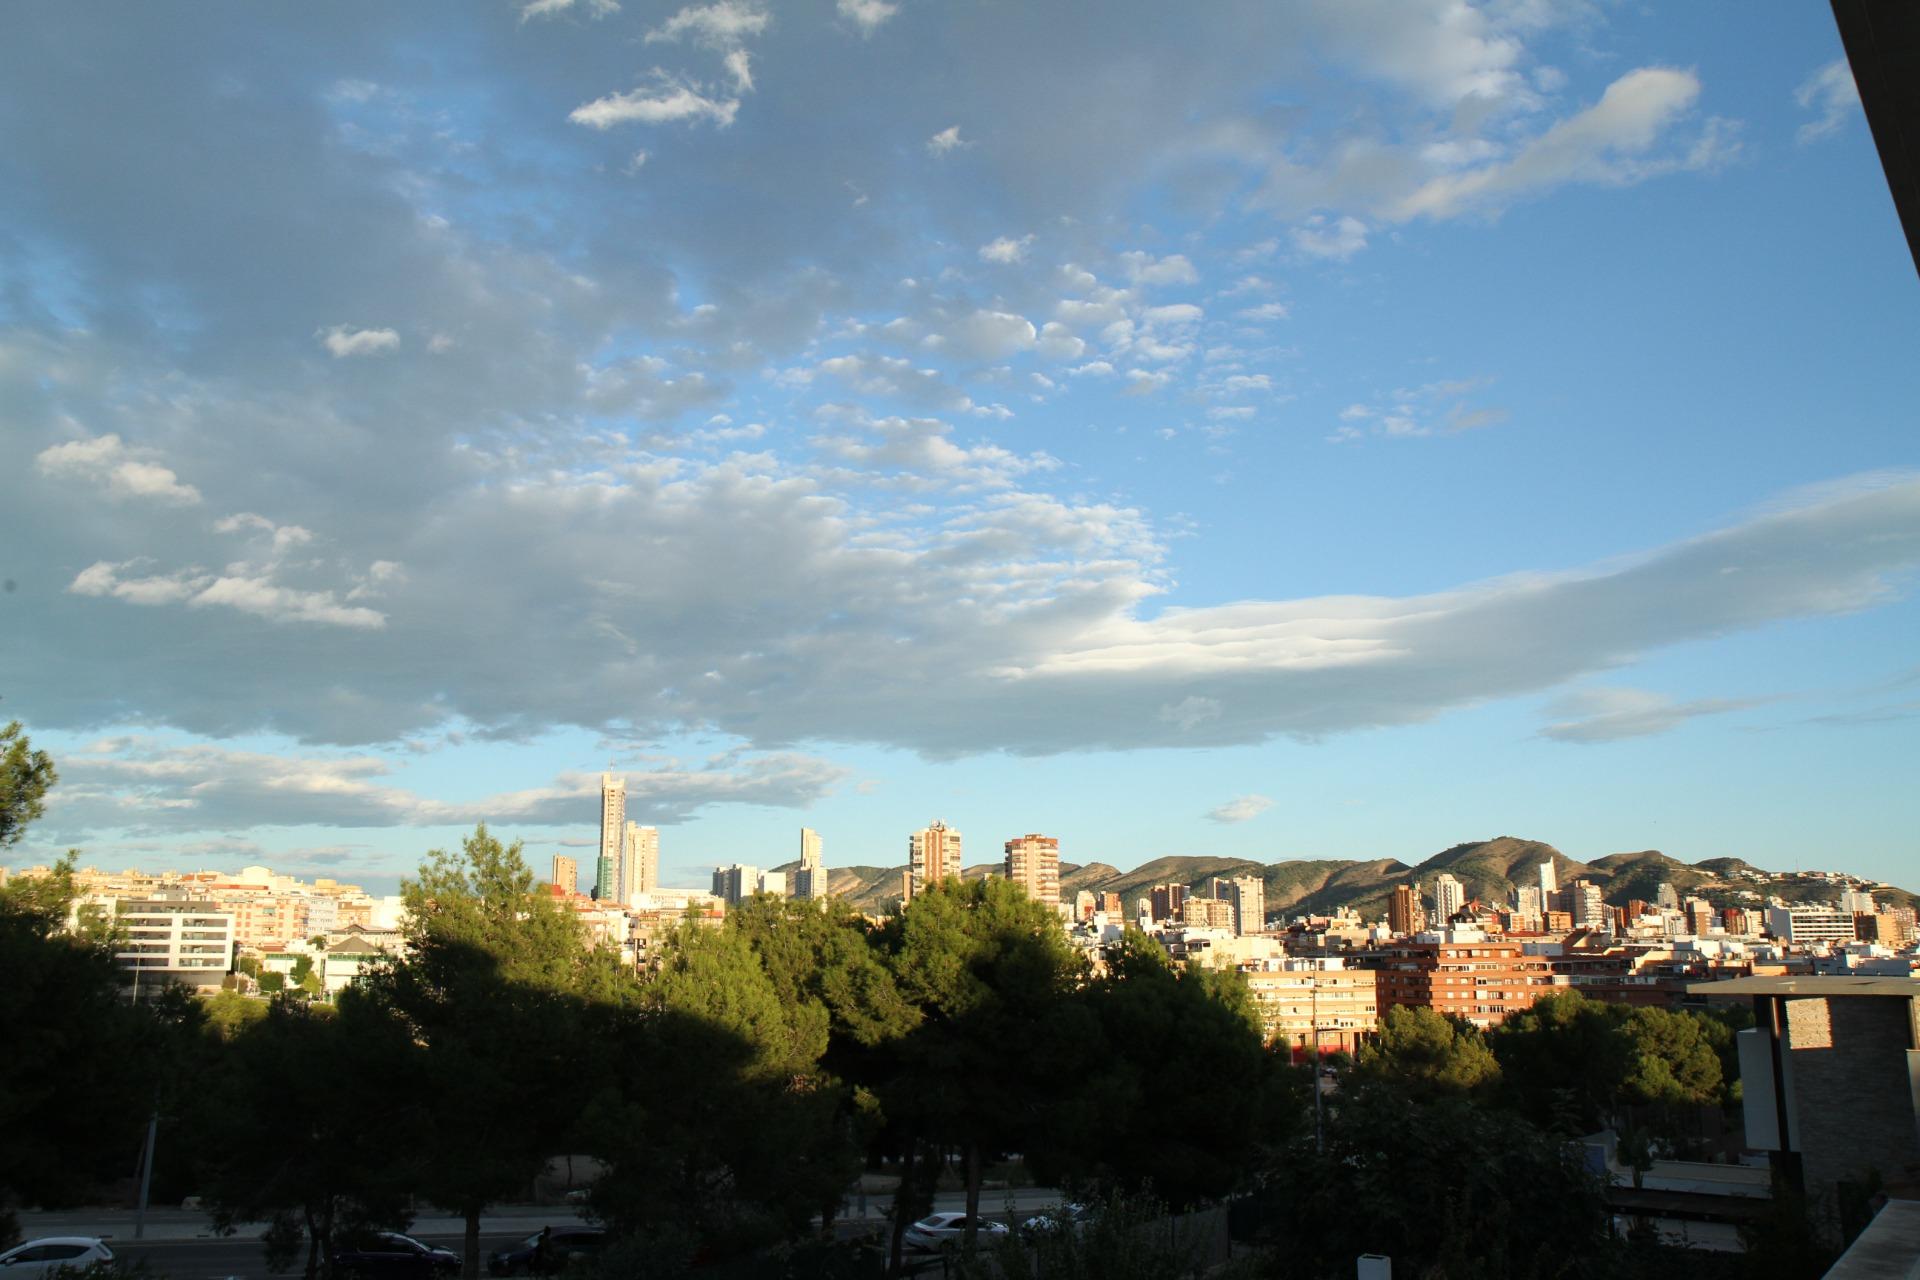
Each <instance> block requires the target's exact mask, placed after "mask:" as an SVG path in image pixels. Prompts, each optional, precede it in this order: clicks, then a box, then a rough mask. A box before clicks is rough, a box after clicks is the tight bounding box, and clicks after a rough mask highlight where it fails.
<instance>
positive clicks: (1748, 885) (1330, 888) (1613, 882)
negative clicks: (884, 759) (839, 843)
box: [776, 836, 1920, 919]
mask: <svg viewBox="0 0 1920 1280" xmlns="http://www.w3.org/2000/svg"><path fill="white" fill-rule="evenodd" d="M1548 859H1552V861H1553V866H1554V873H1555V875H1556V876H1557V877H1558V879H1559V883H1560V885H1561V887H1563V888H1564V887H1565V886H1567V885H1569V884H1571V883H1572V882H1573V881H1575V880H1577V879H1587V880H1591V881H1593V882H1594V883H1595V884H1597V885H1599V886H1600V892H1601V894H1602V895H1603V896H1604V897H1605V898H1606V900H1607V901H1608V902H1609V903H1612V904H1614V905H1619V906H1624V905H1625V904H1626V903H1627V901H1628V900H1629V899H1632V898H1640V899H1644V900H1645V901H1647V902H1652V901H1653V900H1654V895H1655V894H1656V893H1657V892H1658V890H1659V887H1660V885H1661V883H1662V882H1670V883H1671V884H1672V885H1673V887H1674V889H1675V890H1676V891H1677V892H1678V893H1679V894H1680V896H1681V897H1682V898H1685V897H1687V896H1688V895H1689V894H1693V895H1698V896H1701V897H1704V898H1706V899H1707V900H1708V901H1710V902H1712V903H1713V905H1714V906H1715V907H1729V906H1758V905H1760V903H1761V902H1762V900H1764V899H1765V898H1767V897H1778V898H1781V899H1783V900H1785V901H1787V902H1832V901H1835V900H1836V899H1837V898H1838V897H1839V894H1840V890H1841V885H1840V884H1839V883H1838V882H1836V881H1835V880H1833V879H1830V878H1828V877H1827V876H1825V875H1819V874H1813V873H1802V872H1769V871H1762V870H1760V869H1759V868H1758V867H1755V866H1752V865H1751V864H1749V863H1747V862H1744V861H1742V860H1741V859H1739V858H1708V859H1706V860H1705V861H1702V862H1691V863H1690V862H1681V861H1680V860H1679V859H1677V858H1670V857H1668V856H1667V855H1666V854H1664V853H1661V852H1660V851H1659V850H1657V849H1646V850H1642V851H1641V852H1638V853H1612V854H1608V855H1607V856H1606V857H1603V858H1595V859H1594V860H1593V861H1592V862H1577V861H1575V860H1574V859H1572V858H1569V857H1568V856H1567V855H1566V854H1564V853H1561V852H1560V851H1559V850H1558V849H1556V848H1554V847H1553V846H1552V845H1549V844H1543V843H1541V842H1540V841H1538V840H1523V839H1519V838H1517V837H1514V836H1497V837H1495V838H1494V839H1492V840H1475V841H1470V842H1468V843H1465V844H1456V845H1453V846H1452V847H1451V848H1447V849H1442V850H1441V851H1440V852H1439V853H1436V854H1434V855H1433V856H1432V857H1430V858H1428V859H1426V860H1425V861H1424V862H1421V863H1419V864H1417V865H1415V866H1408V865H1407V864H1406V863H1404V862H1400V861H1397V860H1395V859H1392V858H1376V859H1366V860H1342V859H1294V860H1289V861H1285V862H1271V863H1261V862H1255V861H1252V860H1250V859H1246V858H1215V857H1205V856H1179V857H1165V858H1155V859H1154V860H1153V861H1151V862H1146V863H1142V864H1141V865H1140V866H1137V867H1135V868H1133V869H1132V870H1130V871H1122V870H1120V869H1119V868H1118V867H1114V866H1110V865H1108V864H1107V863H1104V862H1089V863H1084V864H1080V865H1074V864H1070V863H1064V862H1063V863H1061V864H1060V896H1061V898H1062V899H1063V900H1066V901H1071V900H1072V899H1073V897H1074V895H1075V894H1076V893H1078V892H1079V891H1080V890H1082V889H1086V890H1091V891H1093V892H1095V893H1118V894H1119V895H1120V897H1121V900H1122V901H1123V902H1124V903H1125V904H1126V907H1127V911H1128V913H1129V914H1131V913H1132V911H1133V907H1134V903H1135V900H1136V899H1138V898H1141V897H1144V896H1146V893H1147V891H1148V889H1149V888H1151V887H1152V886H1153V885H1156V884H1168V883H1174V884H1183V885H1186V886H1187V887H1188V889H1189V890H1190V891H1192V892H1194V893H1197V894H1200V895H1202V896H1210V895H1211V894H1212V892H1213V879H1214V877H1216V876H1222V877H1231V876H1258V877H1260V879H1261V880H1262V881H1264V882H1265V884H1266V903H1267V910H1268V911H1269V912H1285V913H1286V914H1287V915H1289V916H1296V915H1324V914H1327V913H1330V912H1332V911H1334V910H1335V909H1336V908H1339V907H1351V908H1353V909H1354V910H1355V911H1357V912H1359V913H1360V915H1361V916H1362V917H1364V918H1366V919H1374V918H1376V917H1383V916H1385V914H1386V903H1387V898H1388V896H1389V895H1390V894H1391V892H1392V890H1393V886H1395V885H1397V884H1416V885H1418V886H1419V887H1420V891H1421V893H1422V894H1423V895H1424V896H1425V897H1426V898H1428V899H1429V900H1431V898H1432V893H1433V878H1434V876H1436V875H1438V874H1439V873H1441V872H1443V871H1444V872H1447V873H1449V874H1451V875H1452V876H1453V878H1454V879H1456V880H1458V881H1460V882H1461V884H1463V885H1464V886H1466V895H1467V899H1468V900H1469V901H1472V900H1473V899H1475V898H1478V899H1480V900H1482V901H1485V902H1491V903H1500V904H1504V903H1508V902H1511V901H1512V900H1513V890H1514V887H1515V886H1516V885H1520V884H1537V883H1539V870H1538V868H1539V866H1540V864H1541V863H1542V862H1545V861H1547V860H1548ZM797 865H798V864H797V863H790V864H788V865H787V867H786V868H784V869H786V870H791V869H792V868H793V867H795V866H797ZM1000 866H1001V864H999V863H998V862H991V863H982V864H979V865H976V866H971V867H968V868H966V871H965V875H966V877H967V878H968V879H977V878H980V877H983V876H988V875H997V874H999V872H1000ZM776 869H780V868H776ZM905 870H906V868H905V867H833V868H830V869H829V871H828V875H827V891H828V892H829V893H831V894H834V895H835V896H840V897H845V898H847V899H848V900H849V901H850V902H852V903H853V905H854V906H856V907H858V908H859V909H860V910H863V911H868V912H872V913H874V914H884V913H885V912H886V911H887V910H888V909H889V907H890V906H891V905H892V904H893V902H895V901H896V900H897V899H898V898H899V896H900V879H901V874H902V873H903V872H904V871H905ZM1859 882H1860V883H1861V884H1863V885H1865V886H1867V887H1869V888H1871V889H1872V890H1873V892H1874V896H1875V898H1876V899H1877V900H1878V901H1880V902H1881V903H1883V904H1890V905H1894V906H1906V907H1916V906H1920V897H1916V896H1915V895H1914V894H1912V893H1909V892H1908V891H1906V890H1904V889H1899V888H1895V887H1894V886H1892V885H1880V884H1877V883H1876V882H1873V881H1866V880H1861V881H1859ZM1745 895H1754V896H1751V897H1749V896H1745Z"/></svg>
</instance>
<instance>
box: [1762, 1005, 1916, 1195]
mask: <svg viewBox="0 0 1920 1280" xmlns="http://www.w3.org/2000/svg"><path fill="white" fill-rule="evenodd" d="M1786 1003H1787V1027H1786V1030H1787V1045H1788V1047H1789V1048H1790V1050H1791V1051H1792V1054H1793V1060H1792V1065H1791V1067H1790V1070H1791V1072H1792V1079H1793V1095H1794V1107H1795V1109H1796V1112H1797V1114H1796V1117H1795V1119H1796V1121H1797V1124H1798V1128H1799V1140H1800V1150H1801V1159H1802V1162H1803V1163H1802V1168H1803V1170H1804V1172H1805V1177H1806V1187H1807V1192H1808V1194H1809V1195H1810V1196H1811V1197H1812V1198H1813V1200H1814V1202H1815V1203H1816V1204H1821V1205H1824V1206H1828V1207H1831V1205H1832V1203H1833V1194H1834V1187H1835V1185H1836V1184H1837V1183H1839V1182H1841V1181H1843V1180H1845V1181H1856V1182H1857V1181H1860V1180H1862V1179H1863V1178H1864V1177H1865V1176H1866V1175H1867V1173H1868V1171H1869V1170H1875V1171H1877V1172H1878V1173H1879V1174H1880V1176H1881V1178H1882V1179H1883V1180H1890V1179H1893V1178H1897V1177H1900V1176H1902V1175H1905V1176H1907V1177H1911V1176H1912V1175H1913V1173H1914V1172H1915V1171H1920V1132H1916V1118H1915V1115H1914V1098H1913V1084H1912V1081H1911V1080H1910V1079H1909V1075H1908V1073H1909V1071H1910V1070H1911V1069H1912V1068H1911V1067H1910V1066H1909V1065H1908V1064H1909V1061H1910V1059H1909V1056H1908V1050H1910V1049H1912V1048H1914V1044H1913V1017H1914V1014H1913V1001H1911V1000H1905V999H1901V998H1900V997H1897V996H1887V997H1881V996H1840V997H1833V998H1818V999H1798V1000H1789V1001H1787V1002H1786Z"/></svg>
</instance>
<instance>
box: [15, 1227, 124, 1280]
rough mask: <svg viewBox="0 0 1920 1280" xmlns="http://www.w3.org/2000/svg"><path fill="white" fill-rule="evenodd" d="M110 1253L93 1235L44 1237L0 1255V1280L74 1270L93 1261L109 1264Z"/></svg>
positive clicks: (111, 1254) (89, 1264) (87, 1265)
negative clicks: (65, 1268) (63, 1268)
mask: <svg viewBox="0 0 1920 1280" xmlns="http://www.w3.org/2000/svg"><path fill="white" fill-rule="evenodd" d="M112 1261H113V1250H111V1249H109V1248H107V1246H106V1245H104V1244H102V1243H101V1242H100V1241H99V1240H98V1239H97V1238H95V1237H93V1236H47V1237H46V1238H44V1239H41V1240H29V1241H27V1242H26V1243H25V1244H21V1245H15V1246H14V1247H13V1248H11V1249H9V1250H7V1251H6V1252H5V1253H0V1278H3V1280H15V1277H17V1276H50V1275H52V1274H53V1273H54V1272H56V1271H58V1270H60V1268H62V1267H72V1268H73V1269H74V1270H75V1271H78V1270H80V1269H81V1268H82V1267H89V1266H92V1265H93V1264H94V1263H96V1262H112Z"/></svg>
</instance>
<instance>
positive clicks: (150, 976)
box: [113, 895, 234, 994]
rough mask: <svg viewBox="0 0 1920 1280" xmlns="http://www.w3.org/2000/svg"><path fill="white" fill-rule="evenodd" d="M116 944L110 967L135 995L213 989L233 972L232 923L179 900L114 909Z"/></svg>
mask: <svg viewBox="0 0 1920 1280" xmlns="http://www.w3.org/2000/svg"><path fill="white" fill-rule="evenodd" d="M114 908H115V909H114V923H115V925H117V926H118V928H119V932H120V935H121V940H120V942H119V944H118V946H117V947H116V949H115V951H114V956H113V959H114V963H115V964H117V965H119V966H120V967H121V968H122V969H125V970H127V971H128V973H129V975H130V981H131V982H132V983H133V984H134V985H135V987H136V990H137V991H139V992H141V993H147V994H150V993H156V992H158V991H159V989H160V988H161V987H163V986H166V985H169V984H174V983H178V984H181V985H184V986H189V987H196V988H201V987H218V986H219V985H220V983H221V981H222V980H223V979H224V978H225V977H226V976H227V974H228V973H229V972H230V971H231V970H232V969H233V947H234V941H233V938H234V919H233V916H232V915H230V914H228V913H227V912H224V911H218V910H215V909H213V908H212V907H211V906H210V905H209V904H208V903H205V902H196V901H194V900H192V899H191V898H188V897H186V896H185V895H180V896H177V897H176V896H173V895H168V896H166V897H163V898H148V899H138V898H126V899H122V900H121V901H119V902H117V903H115V904H114Z"/></svg>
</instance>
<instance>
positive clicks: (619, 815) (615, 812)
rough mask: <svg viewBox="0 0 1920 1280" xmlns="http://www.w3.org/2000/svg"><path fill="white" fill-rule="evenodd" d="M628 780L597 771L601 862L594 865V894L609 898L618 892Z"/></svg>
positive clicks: (602, 899)
mask: <svg viewBox="0 0 1920 1280" xmlns="http://www.w3.org/2000/svg"><path fill="white" fill-rule="evenodd" d="M626 825H627V780H626V779H625V778H616V777H614V776H613V775H612V774H610V773H603V774H601V775H600V863H599V865H598V866H596V867H595V868H594V869H593V896H594V897H596V898H598V899H600V901H602V902H611V901H612V900H613V899H614V898H616V897H618V896H620V890H621V884H620V854H621V851H622V850H621V846H622V844H623V843H624V841H625V839H626Z"/></svg>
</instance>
